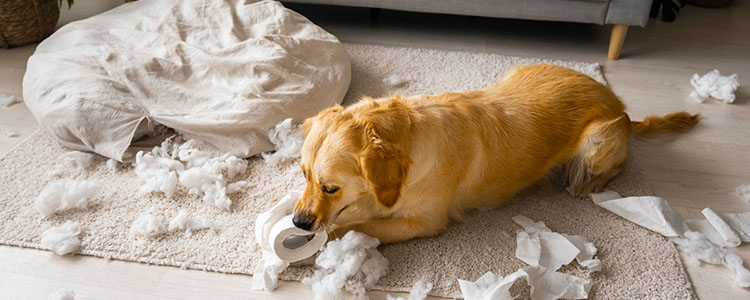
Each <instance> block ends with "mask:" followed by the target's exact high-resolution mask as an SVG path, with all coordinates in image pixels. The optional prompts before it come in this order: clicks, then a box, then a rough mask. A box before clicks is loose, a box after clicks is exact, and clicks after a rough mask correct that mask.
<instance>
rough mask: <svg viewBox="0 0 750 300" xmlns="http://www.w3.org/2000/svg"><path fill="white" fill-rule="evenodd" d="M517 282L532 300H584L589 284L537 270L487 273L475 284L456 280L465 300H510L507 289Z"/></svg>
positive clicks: (575, 278)
mask: <svg viewBox="0 0 750 300" xmlns="http://www.w3.org/2000/svg"><path fill="white" fill-rule="evenodd" d="M520 278H526V282H527V283H528V285H529V286H530V287H531V299H532V300H553V299H586V298H588V295H589V291H591V286H592V281H591V280H588V279H583V278H580V277H575V276H571V275H567V274H564V273H560V272H557V271H554V270H551V269H547V268H545V267H540V266H528V267H526V268H523V269H520V270H518V271H516V272H514V273H511V274H509V275H507V276H505V277H502V276H500V275H495V274H494V273H492V272H487V273H485V274H484V275H482V277H480V278H479V279H477V281H475V282H471V281H466V280H461V279H459V280H458V285H459V287H460V288H461V293H462V294H463V297H464V299H466V300H512V299H514V297H513V296H511V294H510V288H511V287H512V286H513V284H514V283H515V282H516V281H517V280H518V279H520Z"/></svg>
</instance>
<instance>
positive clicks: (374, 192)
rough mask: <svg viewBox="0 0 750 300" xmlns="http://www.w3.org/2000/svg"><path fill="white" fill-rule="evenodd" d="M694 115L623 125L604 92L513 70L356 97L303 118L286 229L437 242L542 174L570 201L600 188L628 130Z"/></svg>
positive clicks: (590, 84)
mask: <svg viewBox="0 0 750 300" xmlns="http://www.w3.org/2000/svg"><path fill="white" fill-rule="evenodd" d="M698 118H699V116H698V115H691V114H688V113H685V112H678V113H673V114H669V115H666V116H663V117H657V116H649V117H646V118H645V120H644V121H642V122H631V121H630V119H629V118H628V115H627V114H626V113H625V106H624V105H623V103H622V102H621V101H620V100H619V99H618V98H617V96H615V94H614V93H613V92H612V91H611V90H610V89H609V88H608V87H606V86H605V85H603V84H601V83H599V82H597V81H595V80H593V79H592V78H590V77H588V76H586V75H584V74H582V73H579V72H576V71H574V70H571V69H568V68H565V67H560V66H554V65H530V66H522V67H519V68H516V69H515V70H513V71H511V72H510V73H509V75H508V76H506V77H505V78H504V79H503V80H501V81H500V82H499V83H497V84H495V85H492V86H489V87H486V88H483V89H480V90H475V91H469V92H458V93H444V94H440V95H418V96H412V97H400V96H398V95H396V96H393V97H387V98H381V99H372V98H367V97H365V98H363V99H361V100H360V101H359V102H358V103H356V104H354V105H351V106H349V107H347V108H343V107H341V106H335V107H332V108H329V109H326V110H324V111H322V112H320V113H318V114H317V115H316V116H314V117H311V118H309V119H307V120H305V122H304V123H303V125H302V128H303V130H304V133H305V137H306V138H305V142H304V145H303V147H302V158H301V164H300V166H301V168H302V173H303V174H304V176H305V178H306V179H305V180H306V187H305V190H304V194H303V196H302V197H301V198H300V199H299V200H298V201H297V202H296V204H295V206H294V216H293V223H294V225H295V226H297V227H299V228H301V229H304V230H310V231H313V230H319V229H322V228H325V229H326V230H327V231H328V232H329V235H330V236H332V237H336V236H342V235H343V234H344V233H346V232H347V231H349V230H356V231H359V232H362V233H365V234H367V235H370V236H373V237H376V238H378V239H379V240H380V241H381V242H382V243H393V242H399V241H405V240H409V239H413V238H418V237H427V236H432V235H436V234H439V233H442V232H443V231H445V230H446V227H447V226H448V224H449V222H450V221H451V220H460V219H461V215H462V212H463V211H465V210H467V209H473V208H488V207H494V206H497V205H500V204H502V203H503V202H505V201H506V200H507V199H509V198H510V197H511V196H513V195H514V194H516V193H517V192H519V191H520V190H522V189H524V188H526V187H529V186H531V185H532V184H534V183H535V182H537V181H540V180H541V179H542V178H545V176H546V175H547V174H548V173H550V172H551V170H553V169H555V170H562V174H563V180H564V182H565V183H566V185H567V190H568V191H569V192H570V193H572V194H573V195H576V196H586V195H588V194H589V193H591V192H600V191H602V190H603V189H604V187H605V185H606V184H607V183H608V182H609V181H610V179H612V178H613V177H614V176H615V175H617V174H618V173H620V171H622V170H623V168H624V167H625V162H626V160H627V154H628V153H627V148H628V147H627V145H628V140H629V139H630V137H631V135H632V134H635V135H646V134H650V133H655V132H681V131H685V130H687V129H689V128H691V127H693V126H694V125H695V124H696V123H697V122H698Z"/></svg>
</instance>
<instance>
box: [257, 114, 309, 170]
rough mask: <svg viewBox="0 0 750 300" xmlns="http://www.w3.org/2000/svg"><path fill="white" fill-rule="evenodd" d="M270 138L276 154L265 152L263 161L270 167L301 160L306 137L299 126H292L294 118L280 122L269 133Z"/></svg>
mask: <svg viewBox="0 0 750 300" xmlns="http://www.w3.org/2000/svg"><path fill="white" fill-rule="evenodd" d="M268 138H269V139H270V140H271V143H273V145H274V146H275V147H276V151H275V152H271V153H269V152H264V153H262V154H261V155H262V156H263V160H265V161H266V163H268V164H270V165H274V166H275V165H278V164H280V163H283V162H286V161H289V160H293V159H296V158H299V157H300V155H301V153H302V144H304V143H305V136H304V134H303V132H302V130H301V129H300V128H299V125H294V124H292V118H288V119H285V120H284V121H281V122H279V123H278V124H276V126H274V128H272V129H271V130H270V131H269V132H268Z"/></svg>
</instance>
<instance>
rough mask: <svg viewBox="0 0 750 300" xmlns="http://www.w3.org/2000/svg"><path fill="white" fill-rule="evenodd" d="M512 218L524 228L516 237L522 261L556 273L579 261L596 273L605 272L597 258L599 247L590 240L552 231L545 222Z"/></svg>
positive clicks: (519, 217)
mask: <svg viewBox="0 0 750 300" xmlns="http://www.w3.org/2000/svg"><path fill="white" fill-rule="evenodd" d="M512 219H513V221H514V222H516V224H518V225H520V226H521V227H523V231H518V232H517V237H516V244H517V246H516V257H518V259H520V260H521V261H523V262H525V263H527V264H529V265H531V266H542V267H545V268H548V269H550V270H553V271H556V270H558V269H560V267H562V266H563V265H567V264H569V263H570V262H571V261H573V259H576V261H578V263H579V264H581V265H582V266H585V267H587V268H589V270H590V271H592V272H595V271H599V270H600V269H601V262H600V261H599V259H595V258H594V255H596V247H594V244H593V243H589V242H588V241H587V240H586V238H584V237H582V236H578V235H567V234H559V233H556V232H552V231H551V230H550V229H549V228H547V226H546V225H544V223H543V222H534V221H532V220H531V219H529V218H527V217H524V216H521V215H518V216H515V217H513V218H512Z"/></svg>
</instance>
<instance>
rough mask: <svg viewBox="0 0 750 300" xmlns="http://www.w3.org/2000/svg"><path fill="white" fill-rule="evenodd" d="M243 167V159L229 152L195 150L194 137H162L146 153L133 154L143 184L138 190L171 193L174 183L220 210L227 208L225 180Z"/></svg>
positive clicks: (240, 171)
mask: <svg viewBox="0 0 750 300" xmlns="http://www.w3.org/2000/svg"><path fill="white" fill-rule="evenodd" d="M246 169H247V161H246V160H244V159H241V158H238V157H236V156H233V155H229V154H224V155H220V156H214V155H213V154H212V153H210V152H207V151H202V150H199V149H198V148H197V147H196V142H195V141H194V140H189V141H187V142H185V143H183V144H178V143H175V142H174V141H173V138H169V139H167V140H165V141H164V142H163V143H162V144H161V146H157V147H154V148H153V149H152V150H151V151H150V152H143V151H139V152H138V153H137V154H136V157H135V173H136V175H137V176H138V178H140V179H141V180H142V181H143V182H144V184H143V185H142V186H141V192H143V193H150V192H162V193H164V195H165V196H167V198H171V197H172V196H174V194H175V192H176V190H177V184H178V183H179V184H180V185H182V186H184V187H186V188H188V190H189V193H190V194H194V195H199V196H202V199H203V201H204V202H206V203H208V204H211V205H213V206H215V207H217V208H220V209H222V210H227V211H228V210H230V208H231V205H232V200H231V199H229V197H228V196H227V185H228V184H229V180H231V179H233V178H234V177H235V176H237V175H238V174H240V173H242V172H244V171H245V170H246Z"/></svg>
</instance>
